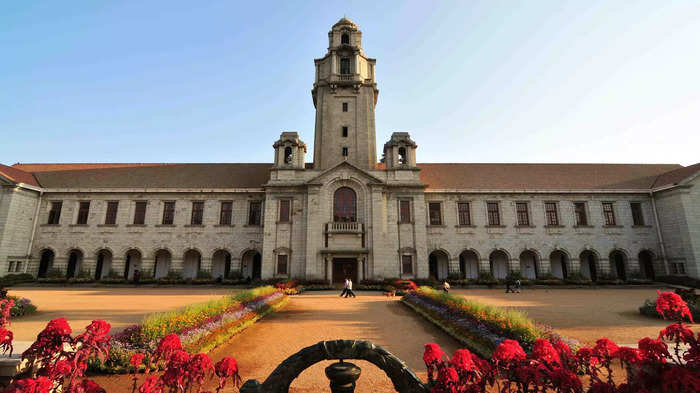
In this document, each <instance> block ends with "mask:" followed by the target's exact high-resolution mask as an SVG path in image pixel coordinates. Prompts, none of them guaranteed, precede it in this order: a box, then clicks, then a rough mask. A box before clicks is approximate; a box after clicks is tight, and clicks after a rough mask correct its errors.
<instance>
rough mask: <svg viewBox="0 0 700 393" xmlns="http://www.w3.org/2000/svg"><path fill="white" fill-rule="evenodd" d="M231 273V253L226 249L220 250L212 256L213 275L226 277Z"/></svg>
mask: <svg viewBox="0 0 700 393" xmlns="http://www.w3.org/2000/svg"><path fill="white" fill-rule="evenodd" d="M230 273H231V254H230V253H229V252H228V251H226V250H218V251H216V252H215V253H214V255H212V257H211V276H212V277H214V278H221V279H224V278H226V277H228V276H229V274H230Z"/></svg>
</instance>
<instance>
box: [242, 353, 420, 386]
mask: <svg viewBox="0 0 700 393" xmlns="http://www.w3.org/2000/svg"><path fill="white" fill-rule="evenodd" d="M346 359H356V360H366V361H368V362H370V363H372V364H374V365H375V366H377V367H379V368H380V369H381V370H382V371H384V373H385V374H386V375H387V377H389V379H391V382H392V383H393V384H394V389H396V391H397V392H399V393H428V388H427V387H426V386H425V385H424V384H423V382H421V380H420V379H419V378H418V377H417V376H416V374H414V373H413V371H411V370H410V369H409V368H408V367H406V365H405V364H404V362H402V361H401V359H399V358H397V357H396V356H394V355H393V354H392V353H391V352H389V351H387V350H386V349H384V348H382V347H380V346H377V345H374V344H372V343H371V342H369V341H357V340H332V341H321V342H319V343H317V344H315V345H312V346H309V347H306V348H304V349H302V350H301V351H299V352H297V353H295V354H294V355H292V356H290V357H288V358H287V359H285V360H284V361H283V362H282V363H280V364H279V366H277V368H276V369H275V370H274V371H273V372H272V373H271V374H270V376H269V377H267V379H266V380H265V382H263V383H262V384H259V383H258V382H257V381H252V380H248V381H247V382H246V383H245V384H244V385H243V386H242V387H241V393H253V392H257V393H287V392H288V391H289V387H290V386H291V384H292V382H293V381H294V380H295V379H296V378H297V377H298V376H299V375H300V374H301V373H302V371H304V370H306V369H307V368H309V367H311V366H313V365H314V364H316V363H318V362H321V361H324V360H346ZM360 378H362V376H361V375H360Z"/></svg>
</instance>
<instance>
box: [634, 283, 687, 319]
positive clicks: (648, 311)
mask: <svg viewBox="0 0 700 393" xmlns="http://www.w3.org/2000/svg"><path fill="white" fill-rule="evenodd" d="M674 293H675V294H676V295H678V298H675V297H674V299H671V300H667V302H668V301H671V302H673V303H679V302H680V301H683V302H685V303H686V307H687V309H688V314H690V316H692V318H693V319H694V320H700V296H698V295H696V294H695V291H694V290H692V289H689V290H684V289H676V290H675V291H674ZM671 297H672V295H668V294H665V295H664V298H669V299H670V298H671ZM657 301H658V300H649V299H647V300H645V301H644V304H643V305H642V306H641V307H639V313H640V314H642V315H646V316H648V317H653V318H663V315H662V314H661V313H660V312H659V307H658V305H657V304H656V303H657Z"/></svg>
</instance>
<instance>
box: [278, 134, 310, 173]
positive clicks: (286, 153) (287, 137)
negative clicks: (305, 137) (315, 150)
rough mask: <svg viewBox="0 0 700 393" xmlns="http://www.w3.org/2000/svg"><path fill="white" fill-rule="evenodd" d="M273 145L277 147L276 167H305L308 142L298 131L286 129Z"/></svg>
mask: <svg viewBox="0 0 700 393" xmlns="http://www.w3.org/2000/svg"><path fill="white" fill-rule="evenodd" d="M272 147H274V148H275V169H304V154H305V153H306V144H305V143H304V142H302V141H301V139H299V134H298V133H297V132H296V131H285V132H283V133H282V134H281V135H280V139H278V140H277V142H275V143H274V144H273V145H272Z"/></svg>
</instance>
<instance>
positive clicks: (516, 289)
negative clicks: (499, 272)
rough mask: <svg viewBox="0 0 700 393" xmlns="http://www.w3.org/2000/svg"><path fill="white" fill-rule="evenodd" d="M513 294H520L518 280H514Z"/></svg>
mask: <svg viewBox="0 0 700 393" xmlns="http://www.w3.org/2000/svg"><path fill="white" fill-rule="evenodd" d="M515 292H517V293H520V279H517V280H515Z"/></svg>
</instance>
